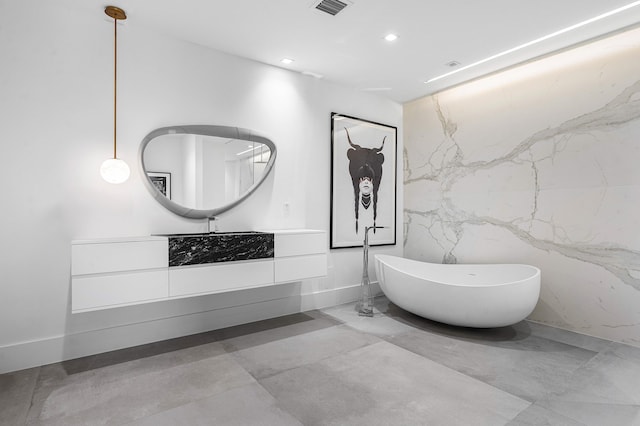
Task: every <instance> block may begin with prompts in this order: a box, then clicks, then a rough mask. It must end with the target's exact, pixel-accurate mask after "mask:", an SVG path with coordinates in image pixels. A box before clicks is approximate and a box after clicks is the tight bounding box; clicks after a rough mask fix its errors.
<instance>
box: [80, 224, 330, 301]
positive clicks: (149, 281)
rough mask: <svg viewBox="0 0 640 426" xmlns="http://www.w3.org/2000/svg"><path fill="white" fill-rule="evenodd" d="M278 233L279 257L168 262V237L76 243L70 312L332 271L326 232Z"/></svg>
mask: <svg viewBox="0 0 640 426" xmlns="http://www.w3.org/2000/svg"><path fill="white" fill-rule="evenodd" d="M266 232H269V233H273V234H274V246H273V248H274V257H273V258H265V259H256V260H238V261H228V262H218V263H205V264H198V265H188V266H176V267H169V242H168V238H167V237H140V238H118V239H101V240H77V241H73V242H72V243H71V311H72V312H73V313H80V312H87V311H93V310H98V309H108V308H115V307H120V306H128V305H135V304H140V303H148V302H154V301H162V300H170V299H177V298H183V297H190V296H199V295H205V294H212V293H220V292H226V291H235V290H241V289H248V288H253V287H263V286H268V285H274V284H280V283H285V282H291V281H300V280H304V279H308V278H315V277H320V276H325V275H326V274H327V236H326V232H325V231H314V230H286V231H266Z"/></svg>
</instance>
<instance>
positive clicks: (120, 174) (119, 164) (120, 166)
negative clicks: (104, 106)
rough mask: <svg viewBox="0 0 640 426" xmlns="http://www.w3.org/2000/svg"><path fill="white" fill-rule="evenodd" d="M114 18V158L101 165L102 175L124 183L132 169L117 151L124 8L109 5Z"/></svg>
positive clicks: (107, 11) (115, 181)
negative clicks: (119, 49)
mask: <svg viewBox="0 0 640 426" xmlns="http://www.w3.org/2000/svg"><path fill="white" fill-rule="evenodd" d="M104 13H106V14H107V15H108V16H110V17H111V18H113V158H109V159H107V160H105V161H104V162H103V163H102V165H101V166H100V175H101V176H102V178H103V179H104V180H106V181H107V182H109V183H122V182H125V181H126V180H127V179H129V175H130V174H131V170H130V169H129V166H128V165H127V163H125V162H124V161H123V160H121V159H119V158H118V156H117V151H116V139H117V137H116V135H117V131H116V130H117V116H118V114H117V93H118V90H117V88H118V86H117V76H118V20H125V19H127V14H126V13H125V12H124V10H122V9H120V8H119V7H115V6H107V7H106V8H105V10H104Z"/></svg>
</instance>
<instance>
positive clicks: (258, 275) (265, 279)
mask: <svg viewBox="0 0 640 426" xmlns="http://www.w3.org/2000/svg"><path fill="white" fill-rule="evenodd" d="M270 284H273V260H271V259H269V260H251V261H246V262H224V263H209V264H206V265H192V266H180V267H175V268H169V296H171V297H180V296H196V295H199V294H211V293H220V292H223V291H233V290H241V289H244V288H251V287H262V286H265V285H270Z"/></svg>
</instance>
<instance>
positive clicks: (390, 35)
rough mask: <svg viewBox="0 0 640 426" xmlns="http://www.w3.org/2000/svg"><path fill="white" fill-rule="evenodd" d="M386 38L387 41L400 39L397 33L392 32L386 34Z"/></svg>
mask: <svg viewBox="0 0 640 426" xmlns="http://www.w3.org/2000/svg"><path fill="white" fill-rule="evenodd" d="M384 39H385V40H387V41H396V40H397V39H398V36H397V35H396V34H393V33H390V34H387V35H386V36H384Z"/></svg>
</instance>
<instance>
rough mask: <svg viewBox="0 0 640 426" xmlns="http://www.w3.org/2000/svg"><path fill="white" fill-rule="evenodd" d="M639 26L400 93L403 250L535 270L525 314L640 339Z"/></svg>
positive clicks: (420, 255)
mask: <svg viewBox="0 0 640 426" xmlns="http://www.w3.org/2000/svg"><path fill="white" fill-rule="evenodd" d="M638 58H640V29H635V30H632V31H628V32H625V33H622V34H618V35H615V36H613V37H610V38H606V39H603V40H599V41H596V42H594V43H591V44H588V45H583V46H581V47H578V48H576V49H573V50H570V51H565V52H562V53H559V54H557V55H554V56H550V57H547V58H543V59H541V60H539V61H535V62H532V63H529V64H525V65H523V66H520V67H517V68H514V69H511V70H507V71H505V72H502V73H499V74H496V75H493V76H490V77H487V78H484V79H481V80H477V81H474V82H471V83H468V84H465V85H462V86H458V87H455V88H452V89H449V90H447V91H444V92H440V93H439V94H436V95H432V96H428V97H425V98H421V99H418V100H416V101H413V102H410V103H407V104H406V105H405V107H404V135H405V137H404V200H405V201H404V251H405V256H406V257H409V258H413V259H419V260H424V261H429V262H445V263H528V264H532V265H535V266H538V267H539V268H540V269H541V270H542V289H541V295H540V301H539V303H538V305H537V307H536V309H535V310H534V312H533V313H532V314H531V316H530V319H532V320H534V321H538V322H541V323H545V324H549V325H553V326H556V327H560V328H565V329H570V330H574V331H577V332H580V333H584V334H589V335H593V336H598V337H603V338H606V339H610V340H615V341H621V342H625V343H629V344H632V345H635V346H640V166H639V163H640V60H638Z"/></svg>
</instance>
